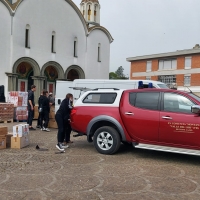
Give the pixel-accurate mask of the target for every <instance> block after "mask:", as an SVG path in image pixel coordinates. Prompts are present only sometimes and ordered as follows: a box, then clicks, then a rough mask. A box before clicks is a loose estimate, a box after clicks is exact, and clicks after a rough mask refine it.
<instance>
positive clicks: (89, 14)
mask: <svg viewBox="0 0 200 200" xmlns="http://www.w3.org/2000/svg"><path fill="white" fill-rule="evenodd" d="M90 19H91V8H90V5H89V8H88V21H90Z"/></svg>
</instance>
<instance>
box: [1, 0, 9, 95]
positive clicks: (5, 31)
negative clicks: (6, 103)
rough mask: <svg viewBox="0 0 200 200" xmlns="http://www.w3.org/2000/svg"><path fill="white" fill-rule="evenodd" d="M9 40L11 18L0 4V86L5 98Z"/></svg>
mask: <svg viewBox="0 0 200 200" xmlns="http://www.w3.org/2000/svg"><path fill="white" fill-rule="evenodd" d="M10 40H11V16H10V13H9V11H8V9H7V8H6V6H5V5H4V4H3V3H2V2H0V85H4V86H5V96H7V89H8V88H7V87H8V78H7V76H6V74H5V72H9V71H10V69H11V67H10Z"/></svg>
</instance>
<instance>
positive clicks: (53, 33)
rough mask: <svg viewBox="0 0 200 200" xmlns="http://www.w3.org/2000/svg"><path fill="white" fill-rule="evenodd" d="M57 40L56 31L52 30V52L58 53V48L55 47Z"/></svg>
mask: <svg viewBox="0 0 200 200" xmlns="http://www.w3.org/2000/svg"><path fill="white" fill-rule="evenodd" d="M55 40H56V32H55V31H53V32H52V38H51V53H56V49H55V46H56V45H55Z"/></svg>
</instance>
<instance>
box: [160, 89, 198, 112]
mask: <svg viewBox="0 0 200 200" xmlns="http://www.w3.org/2000/svg"><path fill="white" fill-rule="evenodd" d="M193 105H195V104H194V103H193V102H192V101H190V100H189V99H188V98H186V97H184V96H182V95H179V94H173V93H165V94H164V111H167V112H178V113H188V114H192V112H191V106H193Z"/></svg>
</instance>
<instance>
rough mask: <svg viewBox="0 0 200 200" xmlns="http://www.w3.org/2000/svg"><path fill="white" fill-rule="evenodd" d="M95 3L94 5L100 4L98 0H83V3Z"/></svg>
mask: <svg viewBox="0 0 200 200" xmlns="http://www.w3.org/2000/svg"><path fill="white" fill-rule="evenodd" d="M89 1H90V2H93V3H98V4H99V1H98V0H82V2H81V3H87V2H89Z"/></svg>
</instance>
